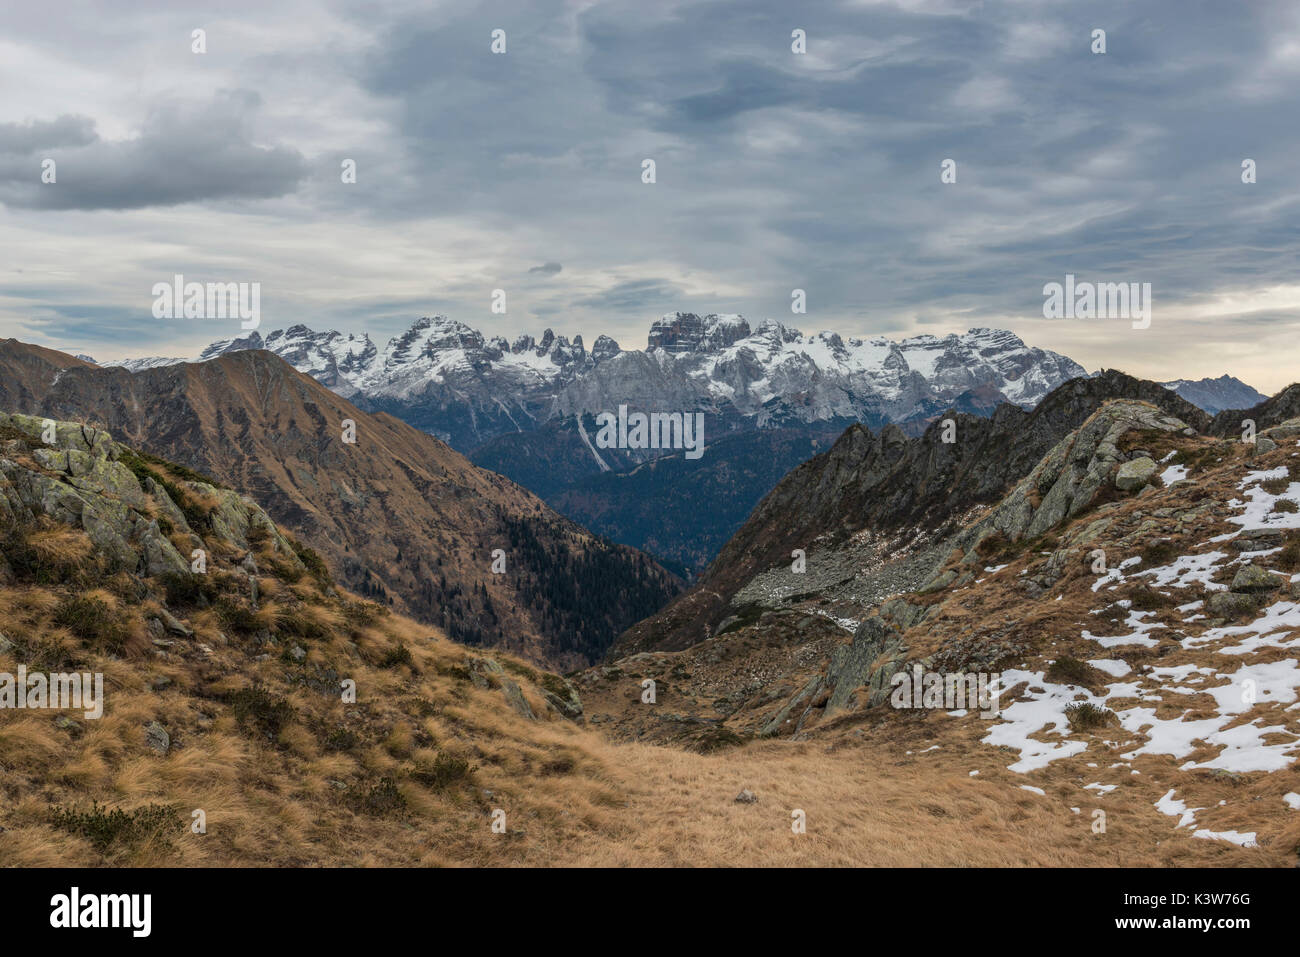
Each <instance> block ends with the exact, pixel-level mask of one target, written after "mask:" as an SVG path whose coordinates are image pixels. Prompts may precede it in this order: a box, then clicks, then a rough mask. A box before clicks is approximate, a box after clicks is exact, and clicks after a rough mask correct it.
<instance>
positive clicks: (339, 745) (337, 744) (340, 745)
mask: <svg viewBox="0 0 1300 957" xmlns="http://www.w3.org/2000/svg"><path fill="white" fill-rule="evenodd" d="M360 741H361V738H360V736H359V735H358V734H357V733H356V732H355V731H353V730H352V729H351V728H334V729H333V730H332V731H330V733H329V734H327V735H325V747H326V748H328V749H329V750H330V751H351V750H352V749H353V748H355V747H356V746H357V744H359V743H360Z"/></svg>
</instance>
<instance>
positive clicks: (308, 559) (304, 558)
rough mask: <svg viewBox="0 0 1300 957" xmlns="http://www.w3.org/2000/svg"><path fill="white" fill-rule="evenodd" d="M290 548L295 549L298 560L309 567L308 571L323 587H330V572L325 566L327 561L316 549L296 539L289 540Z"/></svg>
mask: <svg viewBox="0 0 1300 957" xmlns="http://www.w3.org/2000/svg"><path fill="white" fill-rule="evenodd" d="M289 547H290V548H292V549H293V552H294V554H295V555H297V556H298V560H299V561H300V562H302V563H303V564H304V565H306V566H307V571H308V572H310V573H311V575H312V576H313V577H314V578H315V579H316V580H317V581H318V582H320V583H321V584H322V585H328V584H329V582H330V570H329V568H328V566H326V564H325V559H323V558H321V557H320V555H319V554H318V553H317V552H316V550H315V549H312V548H308V547H307V546H306V545H303V544H302V543H301V542H299V541H298V540H297V539H296V538H292V537H290V538H289Z"/></svg>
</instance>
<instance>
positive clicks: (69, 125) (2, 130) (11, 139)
mask: <svg viewBox="0 0 1300 957" xmlns="http://www.w3.org/2000/svg"><path fill="white" fill-rule="evenodd" d="M98 138H99V137H98V136H97V134H96V133H95V121H94V120H92V119H91V118H90V117H88V116H73V115H71V114H65V115H63V116H59V117H56V118H55V119H53V120H28V121H27V122H25V123H0V153H12V154H15V155H18V156H26V155H29V154H31V153H33V152H35V151H36V150H42V149H49V148H51V147H70V146H71V147H75V146H87V145H89V144H91V143H93V142H95V140H97V139H98Z"/></svg>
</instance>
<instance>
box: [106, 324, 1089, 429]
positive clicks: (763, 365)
mask: <svg viewBox="0 0 1300 957" xmlns="http://www.w3.org/2000/svg"><path fill="white" fill-rule="evenodd" d="M243 349H267V350H269V351H271V352H274V353H276V354H277V355H279V356H281V357H282V358H284V359H285V360H286V361H288V362H289V363H290V364H291V365H293V366H294V367H295V368H296V369H298V370H299V371H301V372H305V373H307V374H309V375H311V376H313V377H315V378H316V379H318V380H319V381H321V382H322V383H324V384H325V385H327V386H329V388H331V389H333V390H334V391H335V392H338V393H339V394H341V395H344V396H347V397H349V398H353V399H356V400H358V401H361V402H362V403H363V405H366V406H367V407H369V408H377V409H383V410H385V411H389V412H392V413H393V414H396V415H399V416H401V417H403V418H406V419H407V420H408V421H411V422H412V423H413V424H416V425H418V426H419V427H420V428H424V429H426V430H427V431H430V432H433V433H434V434H437V435H439V436H440V437H442V438H445V439H446V440H447V441H449V442H451V443H452V444H453V445H456V446H458V447H461V448H472V447H475V446H477V445H479V444H481V443H482V442H484V441H486V440H488V439H490V438H493V437H494V436H497V435H501V434H504V433H508V432H515V431H527V430H529V429H532V428H536V427H538V426H540V425H542V424H544V423H546V422H548V421H551V420H554V419H556V418H560V417H565V416H569V415H575V414H581V413H584V412H585V413H598V412H601V411H605V410H608V409H614V408H616V407H617V406H618V405H620V404H627V405H629V406H631V407H633V408H643V409H661V410H666V411H678V410H680V411H704V412H708V413H713V414H718V415H721V416H722V417H723V420H724V422H725V427H726V429H727V430H735V429H744V428H763V427H767V426H773V425H781V424H788V423H799V422H802V423H813V422H824V421H828V420H831V419H839V418H847V419H857V420H860V421H864V422H868V423H870V424H873V425H881V424H883V423H885V422H906V421H909V420H913V419H918V418H925V417H928V416H931V415H934V414H935V413H936V412H938V411H941V410H942V409H944V408H947V407H948V406H949V404H951V403H953V402H954V401H956V400H958V399H959V398H960V397H961V396H963V395H964V394H966V393H968V392H971V391H973V390H980V391H981V392H982V393H985V394H986V393H988V392H989V390H992V394H993V395H994V396H995V397H996V396H999V395H1000V396H1001V397H1003V398H1005V399H1006V400H1007V401H1010V402H1014V403H1017V404H1019V405H1022V406H1026V407H1029V406H1032V405H1034V404H1035V403H1036V402H1038V401H1039V400H1040V399H1041V398H1042V397H1043V396H1044V395H1046V394H1047V393H1048V392H1049V391H1051V390H1052V389H1053V388H1055V387H1056V386H1058V385H1060V384H1061V383H1062V382H1065V381H1067V380H1068V379H1071V378H1074V377H1076V376H1081V375H1085V374H1086V373H1085V370H1084V369H1083V367H1082V366H1080V365H1079V364H1078V363H1076V362H1074V361H1072V360H1070V359H1068V358H1066V357H1064V356H1061V355H1058V354H1056V353H1054V352H1049V351H1046V350H1043V349H1036V348H1032V347H1029V346H1026V345H1025V343H1024V342H1022V341H1021V340H1020V339H1019V338H1018V337H1017V336H1015V335H1014V334H1013V333H1011V332H1007V331H1005V330H997V329H972V330H970V331H969V332H967V333H965V334H963V335H955V334H954V335H949V336H944V337H942V338H940V337H936V336H930V335H923V336H916V337H913V338H910V339H904V340H901V341H899V342H894V341H892V340H890V339H886V338H883V337H873V338H868V339H860V338H848V339H845V338H843V337H841V336H840V335H838V334H837V333H833V332H820V333H817V334H815V335H808V334H805V333H803V332H802V331H800V330H798V329H795V328H793V327H790V326H786V325H784V324H782V323H780V322H777V321H774V320H771V319H769V320H766V321H764V322H762V323H760V324H759V325H758V327H757V328H751V327H750V325H749V322H748V321H747V320H746V319H744V317H742V316H739V315H706V316H699V315H696V314H694V313H681V312H677V313H669V314H667V315H665V316H663V317H661V318H659V319H657V320H655V321H654V323H652V325H651V326H650V330H649V333H648V336H647V348H646V349H645V350H644V351H642V350H630V351H624V350H622V349H620V347H619V345H618V343H617V342H615V341H614V340H613V339H610V338H609V337H607V336H601V337H600V338H598V339H597V340H596V343H595V345H594V346H593V348H592V349H591V351H590V352H588V351H587V350H586V348H585V346H584V344H583V341H582V337H581V336H574V337H573V340H572V341H569V339H567V338H566V337H564V336H556V335H555V334H554V333H553V332H552V331H551V330H549V329H547V330H546V331H545V333H544V334H543V335H542V338H541V340H540V341H539V340H536V339H534V338H533V337H532V336H519V337H517V338H516V339H515V340H514V341H513V342H507V341H506V340H505V339H504V338H502V337H500V336H496V337H492V338H488V337H486V336H484V335H483V333H481V332H480V331H478V330H476V329H474V328H472V327H471V326H468V325H466V324H464V323H462V322H457V321H455V320H452V319H448V318H447V317H445V316H433V317H425V318H421V319H419V320H418V321H416V322H415V323H414V324H413V325H412V326H411V327H410V328H409V329H408V330H406V331H405V332H403V333H402V334H401V335H398V336H394V337H393V338H392V339H390V340H389V341H388V342H387V343H386V344H385V345H384V346H383V347H382V348H378V347H376V345H375V344H374V343H373V342H372V341H371V339H370V338H369V336H366V335H364V334H362V335H356V334H352V335H344V334H341V333H338V332H333V331H330V332H315V331H313V330H311V329H309V328H307V327H306V326H303V325H296V326H293V327H291V328H289V329H287V330H277V331H275V332H271V333H269V334H268V335H267V336H265V337H263V336H261V335H260V334H259V333H257V332H254V333H252V334H250V335H248V336H245V337H242V338H236V339H226V340H221V341H219V342H214V343H213V344H212V345H210V346H209V347H208V348H207V349H205V350H204V351H203V352H202V353H201V354H200V356H199V359H200V360H203V359H209V358H213V357H215V356H218V355H222V354H224V353H226V352H232V351H238V350H243ZM177 361H182V360H177V359H166V358H148V359H132V360H125V361H121V362H117V363H114V364H115V365H122V366H125V367H126V368H129V369H140V368H149V367H152V366H156V365H165V364H168V363H171V362H177Z"/></svg>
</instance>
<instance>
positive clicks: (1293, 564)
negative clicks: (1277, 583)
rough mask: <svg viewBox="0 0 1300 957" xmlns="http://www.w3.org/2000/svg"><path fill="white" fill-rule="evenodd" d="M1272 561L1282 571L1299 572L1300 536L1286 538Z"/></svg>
mask: <svg viewBox="0 0 1300 957" xmlns="http://www.w3.org/2000/svg"><path fill="white" fill-rule="evenodd" d="M1274 561H1276V562H1277V567H1278V568H1280V569H1282V570H1283V571H1286V572H1293V573H1294V572H1300V536H1293V537H1291V538H1288V539H1287V541H1286V544H1284V545H1283V546H1282V551H1280V552H1278V553H1277V558H1276V559H1274Z"/></svg>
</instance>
